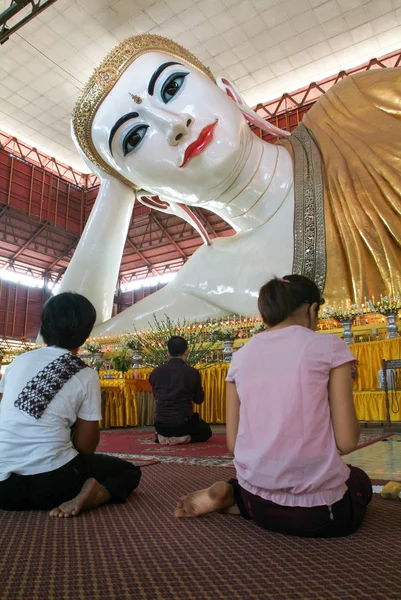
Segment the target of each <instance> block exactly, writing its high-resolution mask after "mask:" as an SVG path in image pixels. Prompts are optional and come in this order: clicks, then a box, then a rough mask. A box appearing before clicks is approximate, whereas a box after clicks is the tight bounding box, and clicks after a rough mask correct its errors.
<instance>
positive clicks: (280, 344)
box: [227, 325, 355, 507]
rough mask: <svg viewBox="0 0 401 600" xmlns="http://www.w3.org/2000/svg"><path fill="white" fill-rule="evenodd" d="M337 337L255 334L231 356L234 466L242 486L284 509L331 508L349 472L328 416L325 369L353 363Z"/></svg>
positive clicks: (293, 330) (294, 329)
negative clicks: (235, 402) (236, 405)
mask: <svg viewBox="0 0 401 600" xmlns="http://www.w3.org/2000/svg"><path fill="white" fill-rule="evenodd" d="M354 360H355V357H354V355H353V354H352V353H351V351H350V350H349V348H348V347H347V345H346V344H345V343H344V342H343V341H342V340H341V339H340V338H339V337H337V336H336V335H326V334H319V333H314V332H313V331H310V330H309V329H307V328H306V327H300V326H297V325H296V326H291V327H285V328H283V329H277V330H273V331H267V332H263V333H259V334H258V335H256V336H255V337H253V338H252V339H251V340H250V341H249V342H248V343H247V344H246V346H244V347H243V348H241V350H239V351H238V352H236V353H235V354H234V355H233V359H232V362H231V365H230V369H229V371H228V375H227V381H230V382H233V383H235V386H236V389H237V392H238V395H239V398H240V417H239V428H238V436H237V440H236V444H235V452H234V456H235V458H234V463H235V467H236V470H237V477H238V481H239V483H240V485H241V486H242V487H243V488H245V489H246V490H248V491H249V492H251V493H252V494H257V495H258V496H261V497H262V498H265V499H267V500H271V501H272V502H275V503H277V504H281V505H284V506H305V507H310V506H320V505H327V506H329V505H331V504H334V503H335V502H337V501H338V500H340V499H341V498H342V497H343V496H344V494H345V492H346V490H347V487H346V485H345V482H346V481H347V479H348V477H349V468H348V467H347V466H346V464H345V463H344V461H343V460H342V458H341V457H340V455H339V453H338V450H337V448H336V443H335V439H334V432H333V427H332V423H331V418H330V407H329V399H328V382H329V374H330V371H331V369H334V368H335V367H338V366H340V365H342V364H344V363H347V362H351V361H354Z"/></svg>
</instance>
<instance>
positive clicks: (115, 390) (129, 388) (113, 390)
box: [100, 379, 139, 427]
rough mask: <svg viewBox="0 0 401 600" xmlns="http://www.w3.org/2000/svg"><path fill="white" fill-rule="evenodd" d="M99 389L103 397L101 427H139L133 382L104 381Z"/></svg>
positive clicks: (121, 380) (123, 380)
mask: <svg viewBox="0 0 401 600" xmlns="http://www.w3.org/2000/svg"><path fill="white" fill-rule="evenodd" d="M100 389H101V391H102V392H104V395H105V402H104V409H103V413H104V418H103V420H102V422H101V426H102V427H124V426H125V425H131V426H135V425H139V419H138V400H137V396H136V388H135V380H129V379H104V380H101V382H100Z"/></svg>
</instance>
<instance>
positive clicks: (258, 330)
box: [249, 322, 267, 336]
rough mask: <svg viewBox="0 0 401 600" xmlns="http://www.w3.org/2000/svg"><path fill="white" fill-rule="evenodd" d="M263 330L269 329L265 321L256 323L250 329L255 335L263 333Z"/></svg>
mask: <svg viewBox="0 0 401 600" xmlns="http://www.w3.org/2000/svg"><path fill="white" fill-rule="evenodd" d="M262 331H267V325H265V323H263V322H262V323H256V324H255V325H254V327H253V328H252V329H250V330H249V333H250V334H251V335H252V336H254V335H257V334H258V333H262Z"/></svg>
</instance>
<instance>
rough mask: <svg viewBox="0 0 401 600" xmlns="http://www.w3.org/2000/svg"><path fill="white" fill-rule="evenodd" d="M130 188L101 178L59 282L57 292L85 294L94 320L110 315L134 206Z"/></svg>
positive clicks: (113, 180) (115, 181)
mask: <svg viewBox="0 0 401 600" xmlns="http://www.w3.org/2000/svg"><path fill="white" fill-rule="evenodd" d="M134 202H135V196H134V193H133V191H132V190H131V189H130V188H128V187H127V186H126V185H124V184H123V183H121V182H119V181H117V180H116V179H105V180H103V181H102V184H101V187H100V191H99V194H98V197H97V199H96V202H95V205H94V207H93V209H92V212H91V214H90V217H89V220H88V222H87V224H86V226H85V229H84V232H83V234H82V236H81V239H80V241H79V243H78V246H77V248H76V250H75V252H74V256H73V257H72V260H71V262H70V264H69V266H68V268H67V271H66V273H65V275H64V277H63V280H62V282H61V286H60V290H59V292H58V293H60V292H67V291H73V292H78V293H79V294H82V295H83V296H86V297H87V298H88V299H89V300H90V301H91V302H92V304H93V305H94V306H95V308H96V312H97V320H96V322H97V323H103V321H106V320H107V319H109V318H110V317H111V313H112V309H113V300H114V293H115V288H116V284H117V279H118V273H119V269H120V263H121V257H122V254H123V250H124V246H125V242H126V239H127V233H128V228H129V224H130V220H131V215H132V210H133V208H134Z"/></svg>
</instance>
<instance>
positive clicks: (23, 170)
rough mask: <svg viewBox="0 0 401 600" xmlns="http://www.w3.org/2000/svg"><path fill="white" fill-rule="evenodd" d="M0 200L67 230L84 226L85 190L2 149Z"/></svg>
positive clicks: (0, 151)
mask: <svg viewBox="0 0 401 600" xmlns="http://www.w3.org/2000/svg"><path fill="white" fill-rule="evenodd" d="M0 203H2V204H8V205H11V206H13V207H14V208H16V209H18V210H20V211H22V212H24V213H25V214H27V215H34V216H36V217H39V218H40V219H41V220H43V221H49V222H50V223H52V224H53V225H56V226H57V227H62V228H63V229H66V230H68V231H73V232H78V233H79V232H81V231H82V229H83V225H84V204H85V191H84V190H83V189H80V188H78V187H76V186H74V185H72V184H71V183H68V182H66V181H64V180H62V179H61V178H60V177H57V176H56V175H53V173H50V172H48V171H45V170H41V169H39V168H37V167H35V166H34V165H31V164H29V163H27V162H24V161H23V160H21V159H18V158H16V157H14V156H11V155H10V154H8V153H7V152H5V151H4V150H0Z"/></svg>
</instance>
